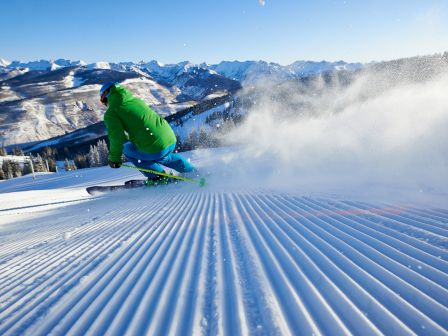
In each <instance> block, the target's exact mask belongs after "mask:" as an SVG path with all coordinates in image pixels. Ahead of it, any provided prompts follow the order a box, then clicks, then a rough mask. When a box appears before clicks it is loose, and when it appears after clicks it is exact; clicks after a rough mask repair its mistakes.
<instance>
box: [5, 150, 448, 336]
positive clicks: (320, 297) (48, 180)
mask: <svg viewBox="0 0 448 336" xmlns="http://www.w3.org/2000/svg"><path fill="white" fill-rule="evenodd" d="M237 151H238V148H230V149H221V150H213V151H196V152H192V153H187V154H186V155H187V156H188V157H189V158H190V159H191V160H192V162H193V163H194V164H196V165H197V166H198V167H199V168H200V169H201V170H202V171H203V172H209V171H212V172H213V173H212V174H211V175H210V176H209V177H208V181H209V184H208V185H207V186H206V187H205V188H203V189H200V188H199V187H197V186H195V185H193V184H185V183H184V184H179V185H170V186H165V187H160V188H153V189H148V190H141V189H140V190H136V189H134V190H128V191H122V192H116V193H111V194H107V195H103V196H98V197H92V196H90V195H88V194H87V193H86V192H85V189H84V188H85V187H86V186H89V185H96V184H102V185H106V184H117V183H120V182H123V181H125V180H127V179H130V178H136V177H137V178H138V177H139V173H138V172H136V171H135V170H132V169H127V168H121V169H110V168H108V167H102V168H90V169H84V170H79V171H74V172H67V173H60V174H44V175H39V176H38V177H37V179H36V180H34V181H33V180H32V179H31V177H30V176H24V177H21V178H17V179H14V180H8V181H2V182H0V244H1V246H2V248H1V249H0V307H1V309H0V334H1V335H17V334H20V335H48V334H52V335H67V334H69V335H86V334H90V335H103V334H107V335H124V334H126V335H172V334H185V335H192V334H194V335H200V334H211V335H215V334H220V335H223V334H224V335H239V334H254V335H290V334H291V335H292V334H296V335H311V334H315V335H318V334H329V335H340V334H357V335H372V334H375V335H376V334H391V335H407V334H419V335H447V334H448V332H447V328H448V319H447V316H448V289H447V284H448V251H447V247H448V239H447V238H448V207H444V208H443V207H442V208H440V207H439V208H435V207H431V206H428V207H415V206H409V205H403V204H399V203H385V202H380V200H376V201H375V200H372V201H369V202H366V201H359V200H356V199H354V200H353V199H349V198H345V199H341V198H336V197H333V196H331V197H330V196H328V195H326V196H325V197H324V196H317V195H311V194H305V193H304V192H303V191H301V190H299V189H297V190H288V191H286V190H281V189H276V188H271V186H269V185H266V184H265V183H264V182H261V183H260V181H264V180H263V179H262V178H261V177H262V175H261V174H260V173H259V172H256V173H255V172H252V173H253V174H252V175H256V176H257V177H258V178H260V179H259V180H258V185H257V184H252V185H251V184H248V183H246V182H245V180H246V179H243V178H241V177H238V176H232V175H231V174H230V173H231V170H229V169H228V167H227V169H225V167H226V162H228V161H229V158H228V155H230V154H235V152H237Z"/></svg>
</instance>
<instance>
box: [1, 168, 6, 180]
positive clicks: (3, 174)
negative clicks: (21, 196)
mask: <svg viewBox="0 0 448 336" xmlns="http://www.w3.org/2000/svg"><path fill="white" fill-rule="evenodd" d="M0 180H6V175H5V172H4V171H3V168H2V167H0Z"/></svg>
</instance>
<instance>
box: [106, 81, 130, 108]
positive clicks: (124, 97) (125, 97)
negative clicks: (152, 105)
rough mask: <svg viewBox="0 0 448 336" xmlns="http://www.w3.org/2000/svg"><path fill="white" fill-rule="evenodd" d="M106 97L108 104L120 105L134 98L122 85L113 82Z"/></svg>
mask: <svg viewBox="0 0 448 336" xmlns="http://www.w3.org/2000/svg"><path fill="white" fill-rule="evenodd" d="M107 99H108V102H109V106H120V105H123V104H126V102H128V101H130V100H132V99H134V96H133V95H132V93H131V92H130V91H128V90H126V89H125V88H124V87H123V86H121V85H119V84H115V85H113V86H112V87H111V88H110V96H109V97H108V98H107Z"/></svg>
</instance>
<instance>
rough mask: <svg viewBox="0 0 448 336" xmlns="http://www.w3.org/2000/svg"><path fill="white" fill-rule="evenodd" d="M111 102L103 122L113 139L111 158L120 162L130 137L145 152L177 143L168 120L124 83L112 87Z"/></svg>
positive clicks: (109, 98)
mask: <svg viewBox="0 0 448 336" xmlns="http://www.w3.org/2000/svg"><path fill="white" fill-rule="evenodd" d="M108 103H109V107H108V109H107V111H106V113H105V114H104V123H105V124H106V127H107V133H108V136H109V141H110V150H109V160H110V161H113V162H121V155H122V153H123V144H124V143H125V142H126V141H127V140H128V137H129V140H130V141H132V142H133V143H134V145H135V146H136V147H137V148H138V149H139V150H140V151H142V152H145V153H157V152H160V151H162V150H163V149H165V148H166V147H168V146H170V145H173V144H175V143H176V136H175V135H174V132H173V130H172V129H171V126H170V125H169V124H168V122H167V121H166V120H165V119H163V118H162V117H161V116H159V115H158V114H157V113H156V112H154V111H153V110H152V109H151V108H150V107H149V106H148V105H146V103H145V102H144V101H143V100H141V99H139V98H136V97H134V96H133V95H132V93H131V92H129V91H128V90H126V89H125V88H124V87H123V86H121V85H118V84H115V85H114V86H112V87H111V89H110V95H109V97H108ZM125 132H126V133H127V135H128V136H126V134H125Z"/></svg>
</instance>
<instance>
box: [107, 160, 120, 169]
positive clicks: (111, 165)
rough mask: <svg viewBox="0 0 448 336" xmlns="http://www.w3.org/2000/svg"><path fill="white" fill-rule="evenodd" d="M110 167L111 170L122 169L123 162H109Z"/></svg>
mask: <svg viewBox="0 0 448 336" xmlns="http://www.w3.org/2000/svg"><path fill="white" fill-rule="evenodd" d="M109 166H110V167H111V168H120V167H121V162H112V161H110V160H109Z"/></svg>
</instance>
